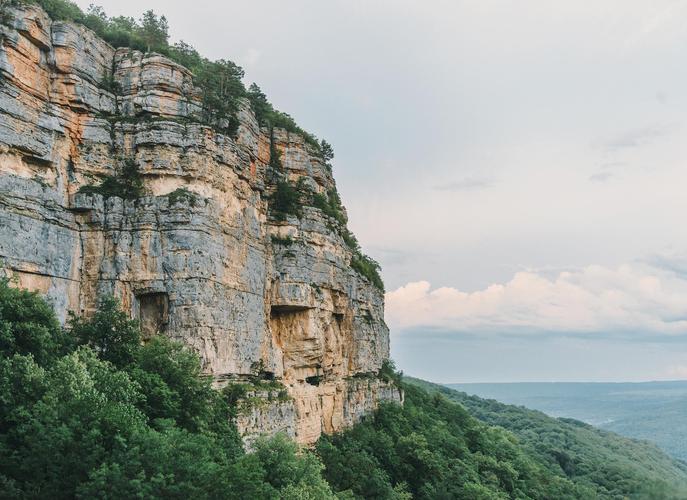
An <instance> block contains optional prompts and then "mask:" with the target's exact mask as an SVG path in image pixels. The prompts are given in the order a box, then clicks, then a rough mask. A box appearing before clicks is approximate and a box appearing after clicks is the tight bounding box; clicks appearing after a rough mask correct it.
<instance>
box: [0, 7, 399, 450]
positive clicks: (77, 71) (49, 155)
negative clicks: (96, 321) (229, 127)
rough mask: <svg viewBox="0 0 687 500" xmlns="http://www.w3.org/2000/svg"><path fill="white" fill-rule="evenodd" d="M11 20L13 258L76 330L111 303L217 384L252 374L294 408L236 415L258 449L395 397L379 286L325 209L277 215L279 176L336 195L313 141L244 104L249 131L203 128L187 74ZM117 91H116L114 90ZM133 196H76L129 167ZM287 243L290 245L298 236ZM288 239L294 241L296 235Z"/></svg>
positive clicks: (29, 17) (24, 14)
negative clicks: (136, 188)
mask: <svg viewBox="0 0 687 500" xmlns="http://www.w3.org/2000/svg"><path fill="white" fill-rule="evenodd" d="M14 14H15V15H14V16H13V17H14V20H13V21H11V22H10V23H9V24H8V25H2V26H0V30H1V31H0V40H1V43H0V259H2V261H3V264H4V267H5V270H6V272H11V273H13V274H14V275H15V276H16V277H17V279H18V283H19V285H21V286H23V287H26V288H30V289H33V290H39V291H40V292H42V293H44V294H45V295H46V296H47V297H48V299H49V300H50V301H51V302H52V303H53V304H54V306H55V308H56V310H57V312H58V316H59V317H60V318H61V319H62V320H64V319H65V317H66V315H67V311H69V310H71V311H75V312H77V313H81V314H90V313H91V312H92V311H93V310H94V309H95V307H96V306H97V302H98V300H99V298H101V297H103V296H105V295H107V294H113V295H115V296H116V297H118V298H119V299H120V300H121V302H122V305H123V307H124V308H125V309H126V310H128V311H129V312H130V314H131V316H132V317H136V318H140V319H141V321H142V324H143V327H144V331H146V333H147V334H154V333H156V332H162V333H164V334H165V335H168V336H170V337H172V338H174V339H178V340H181V341H183V342H184V343H186V344H187V345H189V346H190V347H192V348H193V349H195V350H196V351H197V352H198V353H199V355H200V357H201V360H202V363H203V366H204V369H205V371H206V372H207V373H210V374H212V375H213V376H214V377H215V378H216V380H217V381H218V383H226V382H232V381H235V380H241V379H243V378H245V377H247V376H248V375H250V374H251V373H255V371H256V367H259V369H260V371H261V372H262V373H263V374H264V375H265V376H268V377H270V378H272V377H273V378H275V379H276V380H279V381H281V382H282V383H283V384H284V385H285V387H286V389H287V392H288V394H289V399H288V401H287V400H283V399H278V400H276V401H274V402H273V401H272V400H271V399H270V398H267V399H266V402H265V404H262V405H257V406H256V407H255V408H253V409H251V410H250V411H248V412H246V413H245V414H244V415H243V416H242V417H241V418H240V419H239V422H238V423H239V427H240V428H241V429H242V430H243V431H244V433H245V434H246V439H247V440H248V441H250V440H251V439H253V437H254V436H255V435H256V434H257V433H260V432H272V431H277V430H283V431H285V432H287V433H288V434H290V435H292V436H293V437H295V438H296V439H297V440H299V441H300V442H304V443H311V442H313V441H315V440H316V439H317V438H318V437H319V435H320V433H321V432H334V431H336V430H339V429H341V428H343V427H345V426H347V425H350V424H352V423H354V422H355V421H357V420H359V419H360V418H361V416H363V415H364V414H366V413H368V412H370V411H371V410H372V409H374V408H375V407H376V405H377V404H378V402H379V401H380V400H397V401H400V398H401V395H400V393H399V392H398V391H397V390H396V389H395V388H393V387H392V386H390V385H389V384H387V383H385V382H382V381H380V380H379V379H378V378H376V377H375V376H374V374H375V373H376V372H377V371H378V370H379V368H380V367H381V365H382V363H383V361H384V360H385V359H387V358H388V355H389V334H388V329H387V327H386V325H385V323H384V320H383V314H384V303H383V295H382V292H381V291H379V290H378V289H376V288H375V287H374V286H373V285H372V284H371V283H369V282H368V281H367V280H366V279H365V278H362V277H361V276H360V275H358V274H357V273H356V272H355V271H353V270H352V269H351V267H350V260H351V252H350V250H349V249H348V248H347V246H346V245H345V243H344V242H343V240H342V238H341V236H339V234H338V233H337V231H335V230H333V229H332V226H333V224H332V222H333V221H331V220H329V218H328V217H327V216H326V215H325V214H323V213H322V211H320V210H318V209H316V208H313V207H304V211H303V215H302V216H301V217H300V218H296V217H289V218H287V220H285V221H279V222H278V221H275V220H274V219H273V218H270V217H269V216H268V204H267V197H268V195H269V193H270V192H271V191H272V190H273V189H274V178H275V175H274V174H275V173H274V172H270V171H269V170H270V169H269V168H268V165H269V160H270V141H274V146H275V147H276V148H277V149H278V150H279V151H280V153H281V158H282V165H283V167H282V171H281V172H278V173H277V174H278V175H279V176H282V177H285V178H289V179H290V180H292V181H293V182H297V181H298V180H299V179H303V180H302V181H301V182H304V183H306V184H307V185H308V186H310V188H311V189H312V190H314V191H315V192H320V193H326V192H327V190H329V189H331V188H333V187H334V180H333V178H332V176H331V173H330V171H329V169H328V167H327V166H326V165H324V164H323V162H322V160H321V159H320V158H319V156H318V155H317V154H316V152H315V151H313V150H311V148H310V147H309V146H308V145H307V144H306V143H305V142H304V140H303V138H302V137H300V136H298V135H295V134H289V133H287V132H286V131H284V130H279V129H276V130H275V131H274V133H273V134H272V137H270V135H269V134H268V133H267V131H266V130H260V128H259V127H258V124H257V122H256V120H255V117H254V115H253V113H252V111H251V110H250V108H249V106H248V104H247V103H244V105H243V106H242V109H241V111H240V113H239V118H240V126H239V130H238V133H237V134H236V137H229V136H226V135H223V134H220V133H218V132H217V131H215V130H214V129H212V128H210V127H208V126H205V125H202V124H200V123H198V122H197V121H196V120H194V119H193V117H194V116H195V114H196V113H197V112H198V110H199V103H198V98H197V96H198V89H196V88H195V87H194V86H193V80H192V75H191V73H190V72H189V71H188V70H187V69H185V68H183V67H181V66H179V65H178V64H176V63H174V62H172V61H170V60H168V59H166V58H164V57H162V56H159V55H156V54H142V53H140V52H137V51H133V50H129V49H116V50H115V49H114V48H113V47H111V46H109V45H108V44H107V43H105V42H104V41H102V40H100V39H99V38H98V37H97V36H95V35H94V34H93V33H92V32H90V31H89V30H87V29H86V28H84V27H81V26H78V25H74V24H71V23H64V22H52V21H51V20H50V19H49V18H48V17H47V16H46V14H45V13H44V12H43V11H42V10H40V9H39V8H36V7H25V8H21V9H17V10H15V11H14ZM108 81H109V82H111V81H114V82H116V88H117V93H116V94H115V93H113V92H111V87H112V85H108ZM127 164H128V165H135V166H136V167H137V168H138V170H139V171H140V172H141V173H142V177H143V181H144V185H145V190H146V194H145V196H143V197H139V198H136V199H122V198H120V197H116V196H112V197H108V198H105V197H103V196H102V195H100V194H93V193H91V194H89V193H87V192H84V191H83V190H82V191H80V188H82V187H83V186H88V185H97V184H98V183H100V182H101V180H102V179H103V178H105V176H108V175H114V174H115V172H117V171H118V170H120V169H121V168H122V166H123V165H127ZM287 237H288V238H287ZM287 240H288V241H290V242H292V243H290V244H284V243H283V242H284V241H287Z"/></svg>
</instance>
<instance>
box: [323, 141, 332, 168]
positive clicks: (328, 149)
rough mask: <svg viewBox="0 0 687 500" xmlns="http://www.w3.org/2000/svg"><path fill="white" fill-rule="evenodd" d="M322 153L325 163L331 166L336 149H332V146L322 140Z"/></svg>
mask: <svg viewBox="0 0 687 500" xmlns="http://www.w3.org/2000/svg"><path fill="white" fill-rule="evenodd" d="M320 152H321V153H322V159H323V160H324V162H325V163H326V164H327V165H329V162H331V161H332V160H333V159H334V148H332V145H331V144H329V143H328V142H327V141H325V140H324V139H322V140H321V141H320Z"/></svg>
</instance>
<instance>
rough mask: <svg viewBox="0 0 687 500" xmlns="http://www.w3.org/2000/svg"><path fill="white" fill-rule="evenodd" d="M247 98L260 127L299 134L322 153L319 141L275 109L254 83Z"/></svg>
mask: <svg viewBox="0 0 687 500" xmlns="http://www.w3.org/2000/svg"><path fill="white" fill-rule="evenodd" d="M246 97H248V100H249V101H250V103H251V107H252V108H253V112H254V113H255V118H256V119H257V120H258V124H260V126H263V127H267V128H269V129H270V130H272V129H274V128H275V127H276V128H283V129H286V131H288V132H291V133H295V134H299V135H301V136H303V139H305V142H306V143H307V144H308V145H310V146H311V147H312V148H314V149H315V150H316V151H318V152H320V153H321V151H320V143H319V142H318V141H317V137H315V136H314V135H312V134H310V133H308V132H306V131H305V130H303V129H302V128H300V127H299V126H298V124H297V123H296V122H295V120H294V119H293V118H291V116H290V115H288V114H286V113H282V112H281V111H277V110H276V109H274V107H273V106H272V104H271V103H270V102H269V101H268V100H267V96H266V95H265V93H264V92H263V91H262V90H261V89H260V87H258V85H257V84H256V83H252V84H251V85H250V87H248V91H247V93H246ZM325 142H326V141H325ZM332 157H333V155H332Z"/></svg>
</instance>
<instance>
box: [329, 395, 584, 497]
mask: <svg viewBox="0 0 687 500" xmlns="http://www.w3.org/2000/svg"><path fill="white" fill-rule="evenodd" d="M405 391H406V392H405V404H404V406H402V407H401V406H397V405H393V404H384V405H382V406H381V407H380V409H379V410H378V411H377V413H376V414H375V415H374V417H373V418H371V419H368V420H366V421H365V422H363V423H361V424H359V425H357V426H356V427H354V428H353V429H350V430H348V431H346V432H344V433H342V434H339V435H335V436H324V437H322V438H321V439H320V441H319V442H318V444H317V452H318V454H319V456H320V457H321V458H322V461H323V462H324V464H325V472H324V475H325V478H326V479H327V481H328V482H329V484H330V485H331V486H332V488H333V489H334V490H335V491H341V492H344V491H346V492H349V494H350V495H351V496H353V497H354V498H407V494H408V493H410V494H411V495H412V498H418V499H428V500H429V499H436V498H465V499H475V498H482V499H507V498H518V499H520V498H522V499H525V498H530V499H532V498H538V499H550V498H556V499H571V498H580V499H587V498H593V497H591V496H587V494H588V493H589V490H588V489H586V488H580V487H578V486H577V485H575V484H574V483H572V482H571V481H569V480H567V479H565V478H562V477H556V476H553V475H552V474H550V473H548V471H546V470H545V469H544V468H543V467H542V466H541V465H540V464H537V463H536V462H535V461H534V460H532V458H531V457H530V456H528V455H527V454H526V453H524V452H523V451H522V450H521V449H520V448H519V446H518V444H517V442H516V440H515V439H514V438H513V436H512V435H511V434H509V433H508V432H506V431H504V430H502V429H499V428H495V427H488V426H486V425H484V424H482V423H480V422H479V421H477V420H476V419H474V418H473V417H471V416H470V415H469V414H468V413H467V412H466V411H465V409H463V408H462V407H461V406H460V405H457V404H455V403H452V402H450V401H448V400H447V399H446V398H443V397H441V396H436V397H435V396H433V395H430V394H428V393H426V392H425V391H423V390H421V389H419V388H417V387H414V386H406V387H405Z"/></svg>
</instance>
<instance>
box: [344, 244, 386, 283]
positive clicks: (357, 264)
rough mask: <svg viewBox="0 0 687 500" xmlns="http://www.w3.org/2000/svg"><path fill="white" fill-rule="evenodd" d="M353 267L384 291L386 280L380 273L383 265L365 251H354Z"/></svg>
mask: <svg viewBox="0 0 687 500" xmlns="http://www.w3.org/2000/svg"><path fill="white" fill-rule="evenodd" d="M351 267H352V268H353V269H354V270H355V271H356V272H357V273H358V274H360V275H361V276H364V277H365V278H367V279H368V280H369V281H370V282H371V283H372V284H373V285H374V286H376V287H377V288H378V289H379V290H381V291H382V292H383V291H384V281H383V280H382V276H381V275H380V274H379V272H380V270H381V267H380V265H379V263H378V262H377V261H376V260H374V259H373V258H371V257H368V256H367V255H365V254H363V253H360V252H354V253H353V256H352V257H351Z"/></svg>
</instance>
